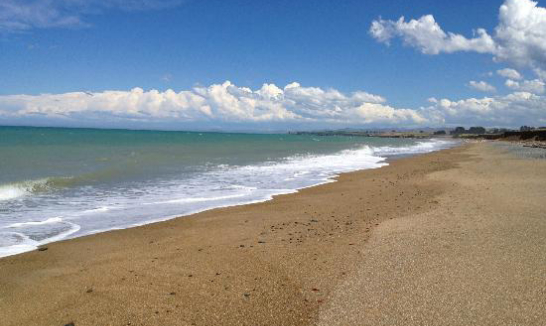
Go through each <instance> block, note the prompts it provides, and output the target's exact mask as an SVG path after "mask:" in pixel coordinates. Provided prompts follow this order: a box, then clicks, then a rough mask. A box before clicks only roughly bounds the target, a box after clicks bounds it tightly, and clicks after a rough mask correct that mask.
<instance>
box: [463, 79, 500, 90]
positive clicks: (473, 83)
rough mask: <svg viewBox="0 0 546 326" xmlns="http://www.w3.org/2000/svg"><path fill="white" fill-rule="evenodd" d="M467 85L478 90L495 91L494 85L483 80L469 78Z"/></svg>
mask: <svg viewBox="0 0 546 326" xmlns="http://www.w3.org/2000/svg"><path fill="white" fill-rule="evenodd" d="M468 87H471V88H473V89H475V90H478V91H480V92H496V91H497V89H496V88H495V86H493V85H490V84H488V83H486V82H484V81H479V82H478V81H474V80H471V81H470V82H468Z"/></svg>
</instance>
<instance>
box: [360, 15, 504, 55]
mask: <svg viewBox="0 0 546 326" xmlns="http://www.w3.org/2000/svg"><path fill="white" fill-rule="evenodd" d="M370 33H371V35H372V36H373V37H374V38H376V39H377V40H378V41H380V42H383V43H387V44H389V42H390V40H391V39H392V38H394V37H400V38H402V40H403V41H404V43H405V44H407V45H410V46H414V47H417V48H418V49H419V50H420V51H421V52H423V53H425V54H439V53H441V52H447V53H451V52H456V51H477V52H481V53H491V52H493V51H495V42H494V41H493V39H492V38H491V36H489V35H488V34H487V32H486V31H485V30H484V29H478V30H476V32H475V34H476V35H475V37H473V38H466V37H464V36H462V35H460V34H454V33H446V32H444V31H443V30H442V28H441V27H440V25H438V23H437V22H436V20H435V19H434V16H432V15H426V16H423V17H421V18H419V19H411V20H409V21H406V20H405V18H404V17H400V19H398V20H397V21H392V20H383V19H379V20H375V21H373V22H372V26H371V27H370Z"/></svg>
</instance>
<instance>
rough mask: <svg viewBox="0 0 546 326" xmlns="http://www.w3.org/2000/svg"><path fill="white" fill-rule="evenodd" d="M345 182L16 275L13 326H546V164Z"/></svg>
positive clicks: (471, 161)
mask: <svg viewBox="0 0 546 326" xmlns="http://www.w3.org/2000/svg"><path fill="white" fill-rule="evenodd" d="M338 179H339V180H338V182H336V183H331V184H326V185H322V186H318V187H313V188H308V189H305V190H302V191H301V192H299V193H297V194H291V195H283V196H278V197H276V198H275V199H274V200H272V201H269V202H266V203H260V204H253V205H246V206H239V207H231V208H225V209H217V210H212V211H208V212H204V213H200V214H195V215H193V216H189V217H182V218H178V219H174V220H170V221H167V222H161V223H156V224H152V225H147V226H143V227H138V228H133V229H128V230H119V231H112V232H107V233H102V234H97V235H93V236H88V237H83V238H78V239H73V240H68V241H63V242H58V243H53V244H50V245H48V246H47V250H45V251H34V252H29V253H25V254H22V255H17V256H13V257H7V258H3V259H0V325H2V326H3V325H14V326H15V325H60V326H62V325H66V324H69V323H74V325H76V326H81V325H93V326H96V325H317V324H318V325H544V321H545V320H546V313H545V311H546V306H545V305H546V187H544V185H545V184H546V161H545V160H523V159H518V158H515V157H512V156H510V155H508V154H505V153H502V152H501V151H500V150H499V149H495V148H492V147H491V146H490V145H488V144H483V143H480V144H470V145H465V146H462V147H459V148H455V149H450V150H445V151H442V152H437V153H432V154H427V155H422V156H418V157H411V158H405V159H401V160H398V161H395V162H393V163H392V164H391V165H390V166H388V167H385V168H381V169H376V170H366V171H360V172H355V173H348V174H344V175H342V176H340V177H339V178H338Z"/></svg>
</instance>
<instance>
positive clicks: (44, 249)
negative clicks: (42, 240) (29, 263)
mask: <svg viewBox="0 0 546 326" xmlns="http://www.w3.org/2000/svg"><path fill="white" fill-rule="evenodd" d="M47 249H49V248H48V247H40V248H38V251H46V250H47Z"/></svg>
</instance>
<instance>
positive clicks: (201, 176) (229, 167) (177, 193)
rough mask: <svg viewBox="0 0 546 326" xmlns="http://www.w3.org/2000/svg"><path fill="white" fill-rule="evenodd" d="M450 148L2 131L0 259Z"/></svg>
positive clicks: (338, 139)
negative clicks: (396, 158)
mask: <svg viewBox="0 0 546 326" xmlns="http://www.w3.org/2000/svg"><path fill="white" fill-rule="evenodd" d="M453 145H454V143H453V142H451V141H447V140H413V139H386V138H373V137H347V136H322V137H319V136H314V135H291V134H242V133H206V132H179V131H134V130H100V129H67V128H32V127H0V257H2V256H9V255H13V254H17V253H21V252H25V251H29V250H33V249H35V248H37V247H38V246H40V245H43V244H45V243H49V242H53V241H58V240H61V239H67V238H74V237H78V236H83V235H88V234H93V233H98V232H104V231H107V230H113V229H121V228H128V227H133V226H138V225H143V224H147V223H152V222H156V221H161V220H166V219H170V218H173V217H177V216H183V215H188V214H192V213H196V212H200V211H203V210H207V209H211V208H216V207H225V206H232V205H241V204H246V203H253V202H260V201H265V200H269V199H271V198H272V196H273V195H277V194H287V193H292V192H296V191H297V190H298V189H302V188H305V187H309V186H314V185H318V184H322V183H326V182H332V181H333V178H334V177H335V176H336V175H338V174H339V173H343V172H349V171H355V170H360V169H372V168H379V167H381V166H384V165H386V164H387V163H386V161H385V160H386V158H388V157H392V156H399V155H413V154H420V153H427V152H431V151H435V150H439V149H442V148H447V147H450V146H453Z"/></svg>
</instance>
